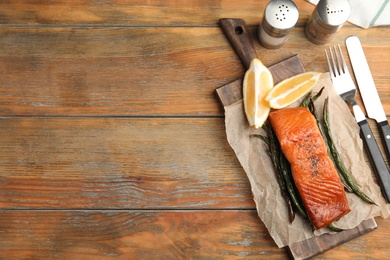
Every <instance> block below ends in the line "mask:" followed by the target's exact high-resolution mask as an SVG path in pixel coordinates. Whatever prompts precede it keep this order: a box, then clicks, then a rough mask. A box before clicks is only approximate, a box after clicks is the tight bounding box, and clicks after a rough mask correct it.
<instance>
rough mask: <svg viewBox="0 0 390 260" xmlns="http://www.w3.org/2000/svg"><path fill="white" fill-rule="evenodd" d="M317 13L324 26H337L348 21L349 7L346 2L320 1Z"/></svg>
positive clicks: (337, 0)
mask: <svg viewBox="0 0 390 260" xmlns="http://www.w3.org/2000/svg"><path fill="white" fill-rule="evenodd" d="M317 12H318V15H319V17H320V19H321V20H322V21H323V22H324V23H325V24H328V25H331V26H339V25H342V24H344V23H345V22H346V21H347V20H348V18H349V15H350V14H351V6H350V4H349V1H348V0H320V2H319V3H318V4H317Z"/></svg>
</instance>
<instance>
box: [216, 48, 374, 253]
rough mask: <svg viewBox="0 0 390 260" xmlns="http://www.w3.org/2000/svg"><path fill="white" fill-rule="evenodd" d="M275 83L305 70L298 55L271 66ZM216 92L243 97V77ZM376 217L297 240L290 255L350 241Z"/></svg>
mask: <svg viewBox="0 0 390 260" xmlns="http://www.w3.org/2000/svg"><path fill="white" fill-rule="evenodd" d="M269 70H270V71H271V73H272V75H273V77H274V81H275V83H277V82H279V81H281V80H283V79H285V78H288V77H291V76H293V75H296V74H298V73H302V72H304V71H305V69H304V67H303V65H302V62H301V60H300V59H299V56H298V55H294V56H292V57H290V58H288V59H286V60H283V61H281V62H279V63H277V64H274V65H272V66H270V67H269ZM216 93H217V95H218V97H219V99H220V101H221V103H222V105H223V106H228V105H231V104H233V103H234V102H236V101H239V100H241V99H242V79H238V80H236V81H233V82H231V83H229V84H227V85H224V86H222V87H220V88H218V89H216ZM377 227H378V226H377V223H376V221H375V219H369V220H366V221H363V222H362V223H361V224H360V225H359V226H357V227H356V228H354V229H350V230H347V231H343V232H340V233H337V234H323V235H321V236H318V237H313V238H310V239H307V240H303V241H300V242H296V243H294V244H291V245H289V246H288V247H287V250H288V251H289V253H290V255H291V256H292V258H294V259H308V258H311V257H313V256H315V255H318V254H320V253H323V252H325V251H326V250H329V249H331V248H334V247H336V246H338V245H341V244H343V243H345V242H348V241H350V240H352V239H354V238H356V237H359V236H361V235H363V234H366V233H368V232H370V231H372V230H374V229H376V228H377Z"/></svg>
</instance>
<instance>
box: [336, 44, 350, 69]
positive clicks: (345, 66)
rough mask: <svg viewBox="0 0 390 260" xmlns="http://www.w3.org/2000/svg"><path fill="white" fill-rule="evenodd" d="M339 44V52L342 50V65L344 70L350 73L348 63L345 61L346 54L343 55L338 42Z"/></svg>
mask: <svg viewBox="0 0 390 260" xmlns="http://www.w3.org/2000/svg"><path fill="white" fill-rule="evenodd" d="M338 46H339V52H340V56H341V62H342V66H343V71H344V73H348V68H347V64H346V63H345V59H344V55H343V52H342V51H341V47H340V44H338Z"/></svg>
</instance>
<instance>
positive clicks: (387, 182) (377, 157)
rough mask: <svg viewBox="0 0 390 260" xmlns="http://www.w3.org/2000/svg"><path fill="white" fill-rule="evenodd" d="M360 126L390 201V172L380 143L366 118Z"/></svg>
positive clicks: (387, 199) (388, 201) (386, 196)
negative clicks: (379, 145) (380, 148)
mask: <svg viewBox="0 0 390 260" xmlns="http://www.w3.org/2000/svg"><path fill="white" fill-rule="evenodd" d="M358 124H359V126H360V134H361V137H362V139H363V141H364V144H365V146H366V148H367V150H368V154H369V157H370V160H371V163H372V165H373V166H374V170H375V173H376V175H377V177H378V180H379V183H380V186H381V188H382V194H383V196H384V198H385V200H386V202H387V203H390V172H389V169H388V168H387V165H386V163H385V160H384V159H383V156H382V153H381V151H380V150H379V147H378V144H377V142H376V141H375V138H374V135H373V133H372V131H371V128H370V126H369V125H368V122H367V120H366V119H364V120H362V121H360V122H358Z"/></svg>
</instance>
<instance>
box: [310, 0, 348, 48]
mask: <svg viewBox="0 0 390 260" xmlns="http://www.w3.org/2000/svg"><path fill="white" fill-rule="evenodd" d="M350 14H351V6H350V4H349V1H348V0H320V1H319V2H318V4H317V6H316V8H315V9H314V11H313V13H312V14H311V16H310V18H309V20H308V21H307V23H306V26H305V35H306V38H307V39H308V40H309V41H310V42H312V43H314V44H325V43H326V42H327V41H329V40H330V39H331V38H332V37H333V35H334V34H335V33H336V32H337V31H339V30H340V29H341V27H342V26H343V25H344V23H345V22H346V21H347V20H348V18H349V15H350Z"/></svg>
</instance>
